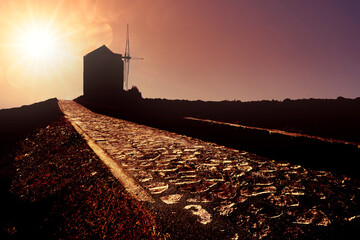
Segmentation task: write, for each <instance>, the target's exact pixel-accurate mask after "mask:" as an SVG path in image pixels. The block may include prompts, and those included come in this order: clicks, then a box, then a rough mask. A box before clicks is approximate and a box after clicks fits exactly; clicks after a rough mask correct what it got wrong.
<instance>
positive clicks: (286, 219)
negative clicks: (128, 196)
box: [59, 101, 360, 239]
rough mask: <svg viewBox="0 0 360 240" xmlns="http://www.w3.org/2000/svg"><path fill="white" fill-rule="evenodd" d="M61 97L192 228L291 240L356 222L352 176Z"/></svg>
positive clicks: (67, 110)
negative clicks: (228, 145) (203, 138)
mask: <svg viewBox="0 0 360 240" xmlns="http://www.w3.org/2000/svg"><path fill="white" fill-rule="evenodd" d="M59 103H60V106H61V108H62V109H63V111H64V113H65V114H66V115H67V117H68V118H69V119H70V120H71V121H73V122H75V123H76V124H77V125H78V126H79V127H80V128H81V129H82V130H83V131H84V132H85V133H86V134H87V135H88V136H89V137H90V138H92V139H93V140H94V141H95V142H96V143H97V144H98V145H99V146H100V147H101V148H103V149H104V150H105V151H106V152H107V153H108V154H109V155H110V156H111V157H112V158H113V159H114V160H116V161H117V163H118V164H119V165H120V166H122V168H124V169H125V171H126V172H127V173H128V174H129V175H131V176H132V177H133V178H134V179H135V180H136V181H137V182H138V183H139V184H140V185H141V186H142V187H143V188H144V189H146V191H148V192H149V193H150V194H151V196H152V197H153V198H154V199H155V203H154V204H158V205H160V206H163V208H164V209H166V207H167V206H170V207H173V206H177V208H179V209H181V211H183V212H184V213H188V214H189V216H190V217H189V221H190V220H191V219H193V220H194V226H195V227H199V228H201V227H204V226H210V225H212V224H217V225H218V226H217V228H218V229H220V231H223V232H224V236H226V237H228V238H229V239H262V238H265V239H266V238H276V239H278V238H280V239H296V238H301V236H306V237H309V236H310V237H311V236H312V233H314V234H315V235H316V234H320V236H321V234H322V233H323V232H326V230H328V229H337V228H338V227H339V228H340V227H341V226H344V225H346V224H350V223H351V224H354V223H359V218H360V207H359V197H360V191H359V183H358V182H357V181H354V180H352V179H350V178H347V177H345V176H339V175H335V174H332V173H330V172H325V171H315V170H312V169H305V168H303V167H302V166H299V165H291V164H289V163H286V162H276V161H273V160H268V159H264V158H261V157H259V156H257V155H254V154H251V153H247V152H242V151H238V150H234V149H229V148H226V147H224V146H220V145H216V144H213V143H209V142H204V141H201V140H198V139H194V138H190V137H186V136H182V135H178V134H175V133H171V132H167V131H162V130H159V129H155V128H151V127H147V126H143V125H139V124H135V123H132V122H128V121H124V120H120V119H115V118H111V117H107V116H104V115H99V114H95V113H93V112H91V111H89V110H88V109H86V108H84V107H82V106H81V105H79V104H77V103H75V102H73V101H60V102H59ZM340 161H341V160H340ZM191 214H192V215H191ZM220 223H221V224H220Z"/></svg>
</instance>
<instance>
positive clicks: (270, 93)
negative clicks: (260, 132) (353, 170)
mask: <svg viewBox="0 0 360 240" xmlns="http://www.w3.org/2000/svg"><path fill="white" fill-rule="evenodd" d="M5 2H8V4H7V5H6V4H5V5H4V6H6V7H5V8H2V9H1V10H0V11H1V12H0V13H2V16H3V17H2V20H1V19H0V21H1V22H0V27H2V29H4V30H3V32H2V35H0V41H1V43H2V44H1V48H0V50H1V53H2V57H0V108H4V107H13V106H18V105H21V104H29V103H32V102H35V101H39V100H44V99H46V98H50V97H58V98H75V97H77V96H79V95H81V94H82V56H83V55H84V54H85V53H87V52H89V51H91V50H93V49H95V48H97V47H99V46H101V45H102V44H104V43H106V44H107V46H108V47H109V48H110V49H112V50H113V51H114V52H118V53H123V51H124V47H125V42H124V41H125V31H126V24H127V23H128V24H129V25H130V44H131V53H132V54H133V55H134V56H139V57H144V58H145V59H144V60H143V61H133V62H132V63H131V70H130V78H129V85H130V86H131V85H136V86H138V88H139V89H140V91H141V92H142V93H143V96H144V97H149V98H169V99H190V100H196V99H201V100H225V99H227V100H233V99H237V100H242V101H251V100H262V99H270V100H271V99H277V100H283V99H285V98H291V99H296V98H311V97H312V98H336V97H338V96H343V97H349V98H355V97H359V96H360V80H359V76H360V44H359V43H360V14H359V13H360V2H358V1H347V0H341V1H330V0H326V1H322V0H317V1H313V0H312V1H310V0H302V1H292V0H272V1H257V0H244V1H237V0H227V1H217V0H183V1H169V0H153V1H148V0H137V1H125V0H120V1H119V0H105V1H78V2H77V1H63V3H62V4H49V3H48V1H24V2H29V3H30V7H29V6H28V7H27V8H25V7H24V6H26V4H23V5H18V6H13V4H10V1H5ZM28 5H29V4H28ZM29 8H30V9H31V11H32V12H33V14H29ZM39 9H42V10H44V9H46V11H43V12H47V13H55V12H57V14H56V16H55V17H53V19H55V20H54V21H53V22H52V24H53V28H54V29H55V28H57V27H58V26H60V27H59V29H60V30H59V31H58V34H63V35H64V36H66V37H62V38H61V39H62V41H61V42H62V44H63V45H66V44H67V45H66V46H70V45H71V46H73V48H71V47H68V48H66V50H67V51H70V52H71V55H72V57H71V58H66V56H67V55H69V54H67V55H66V56H65V55H64V56H63V55H61V56H60V55H59V56H58V59H60V58H64V61H58V62H57V63H56V64H55V63H54V64H53V66H52V68H53V69H54V70H53V71H50V70H48V71H47V73H46V74H45V75H44V76H36V77H35V78H32V80H31V83H32V84H30V86H29V84H24V82H21V84H18V82H17V81H18V78H17V75H16V74H18V72H21V68H20V67H18V68H19V70H14V69H16V66H15V67H12V66H13V65H14V64H12V62H11V61H9V59H12V58H10V57H6V56H8V55H9V52H11V53H13V52H14V51H12V50H11V47H9V41H10V40H9V39H11V38H9V37H8V36H7V35H9V34H8V33H9V32H11V31H10V30H9V29H11V28H12V27H11V26H10V27H9V24H10V23H12V25H16V26H17V27H18V28H22V27H23V26H22V24H24V21H23V22H22V23H20V22H21V21H17V19H18V18H19V17H17V18H16V17H14V15H15V13H16V12H18V13H19V12H22V11H23V12H24V14H22V18H26V16H28V15H32V18H33V19H37V17H38V16H41V17H39V19H41V20H39V21H49V19H51V16H54V14H49V15H46V14H42V15H41V13H40V12H41V11H40V10H39ZM56 9H57V10H56ZM5 20H6V21H5ZM39 21H36V22H39ZM66 24H68V26H67V25H66ZM10 25H11V24H10ZM72 29H74V30H73V31H70V30H72ZM61 31H63V32H61ZM84 33H86V34H84ZM69 36H70V37H69ZM66 41H68V43H67V42H66ZM71 49H72V50H71ZM73 49H77V50H76V51H75V50H73ZM4 53H5V54H4ZM15 58H16V57H15ZM43 64H44V63H43ZM15 65H16V64H15ZM42 67H43V68H40V69H45V68H46V66H42ZM9 69H12V70H9ZM46 69H48V68H46ZM13 72H15V73H16V74H14V73H13ZM26 76H28V75H26ZM37 78H38V79H37ZM24 79H25V80H23V81H26V78H24ZM14 83H15V84H14Z"/></svg>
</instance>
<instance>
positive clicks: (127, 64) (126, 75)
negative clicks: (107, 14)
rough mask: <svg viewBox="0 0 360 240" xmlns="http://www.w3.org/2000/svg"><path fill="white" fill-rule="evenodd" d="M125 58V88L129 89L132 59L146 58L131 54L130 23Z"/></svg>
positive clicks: (127, 30)
mask: <svg viewBox="0 0 360 240" xmlns="http://www.w3.org/2000/svg"><path fill="white" fill-rule="evenodd" d="M123 59H124V85H125V90H128V89H129V86H128V85H129V71H130V60H143V59H144V58H139V57H131V55H130V43H129V24H128V25H127V29H126V46H125V55H124V56H123Z"/></svg>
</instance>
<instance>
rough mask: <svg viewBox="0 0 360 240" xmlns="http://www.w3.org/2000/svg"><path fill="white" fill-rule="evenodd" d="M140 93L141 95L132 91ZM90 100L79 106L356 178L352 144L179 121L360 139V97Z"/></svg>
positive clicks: (357, 154) (358, 151)
mask: <svg viewBox="0 0 360 240" xmlns="http://www.w3.org/2000/svg"><path fill="white" fill-rule="evenodd" d="M137 96H141V94H137ZM133 99H136V101H133V100H132V99H130V98H122V99H121V100H120V101H119V100H118V101H113V102H111V101H109V102H101V103H99V102H94V101H89V100H88V99H86V98H84V97H83V96H81V97H79V98H77V99H76V101H78V102H79V103H80V104H83V105H84V106H86V107H87V108H89V109H91V110H93V111H95V112H98V113H102V114H107V115H110V116H114V117H118V118H122V119H126V120H130V121H134V122H137V123H140V124H144V125H149V126H152V127H156V128H160V129H164V130H168V131H172V132H176V133H180V134H185V135H188V136H191V137H196V138H200V139H202V140H205V141H211V142H216V143H219V144H222V145H225V146H228V147H232V148H235V149H239V150H246V151H249V152H253V153H257V154H259V155H262V156H265V157H268V158H271V159H277V160H284V161H290V162H292V163H295V164H301V165H303V166H306V167H313V168H316V169H320V170H330V171H335V172H338V173H341V174H347V175H350V176H352V177H356V178H358V177H359V175H358V171H357V169H356V168H354V166H355V165H356V164H357V162H358V161H359V159H360V149H359V148H358V147H357V146H356V145H346V144H343V143H329V142H323V141H321V140H317V139H312V138H306V137H291V136H286V135H282V134H271V133H269V132H268V131H261V130H253V129H244V128H237V127H232V126H226V125H218V124H212V123H205V122H198V121H193V120H187V119H184V117H187V116H192V117H197V118H204V119H212V120H218V121H223V122H233V123H239V124H243V125H249V126H255V127H263V128H274V129H281V130H287V131H293V132H302V133H307V134H310V135H315V136H316V135H317V136H323V137H330V138H334V139H344V140H347V141H355V142H360V126H359V124H358V123H359V122H360V111H358V109H360V98H357V99H345V98H341V97H339V98H338V99H336V100H332V99H308V100H289V99H287V100H285V101H283V102H279V101H259V102H245V103H242V102H239V101H233V102H231V101H223V102H202V101H185V100H165V99H141V98H140V97H138V98H136V97H134V98H133Z"/></svg>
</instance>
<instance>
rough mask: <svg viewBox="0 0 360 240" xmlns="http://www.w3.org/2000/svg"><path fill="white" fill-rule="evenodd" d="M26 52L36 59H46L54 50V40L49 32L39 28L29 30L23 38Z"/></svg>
mask: <svg viewBox="0 0 360 240" xmlns="http://www.w3.org/2000/svg"><path fill="white" fill-rule="evenodd" d="M24 40H25V41H24V48H25V52H26V54H28V55H29V56H30V57H32V58H35V59H37V60H48V58H49V57H52V56H53V54H54V51H55V48H56V46H55V40H54V38H53V37H52V36H51V34H50V33H48V32H46V31H41V30H34V31H33V32H29V33H28V34H27V35H26V36H25V39H24Z"/></svg>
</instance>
